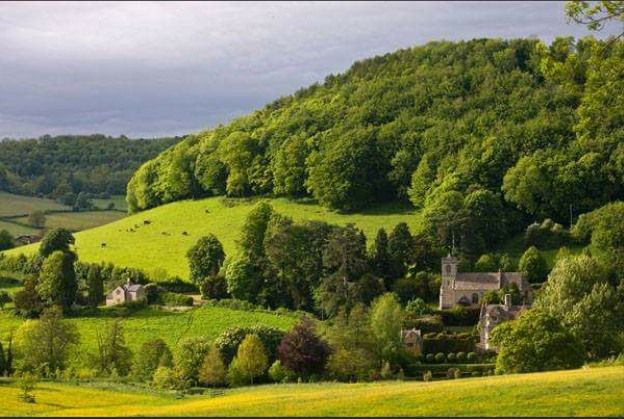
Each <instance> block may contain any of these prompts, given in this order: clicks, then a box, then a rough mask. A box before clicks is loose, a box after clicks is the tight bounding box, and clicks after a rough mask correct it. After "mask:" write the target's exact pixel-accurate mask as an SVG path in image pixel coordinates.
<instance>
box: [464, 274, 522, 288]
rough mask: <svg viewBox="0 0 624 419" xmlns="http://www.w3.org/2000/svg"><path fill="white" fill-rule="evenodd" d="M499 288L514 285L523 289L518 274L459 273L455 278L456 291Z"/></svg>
mask: <svg viewBox="0 0 624 419" xmlns="http://www.w3.org/2000/svg"><path fill="white" fill-rule="evenodd" d="M499 278H500V286H505V285H507V284H513V283H515V284H516V285H517V286H518V288H519V289H523V288H524V287H523V283H522V275H521V274H520V272H460V273H458V274H457V276H456V277H455V287H454V289H456V290H471V291H472V290H498V289H500V287H499Z"/></svg>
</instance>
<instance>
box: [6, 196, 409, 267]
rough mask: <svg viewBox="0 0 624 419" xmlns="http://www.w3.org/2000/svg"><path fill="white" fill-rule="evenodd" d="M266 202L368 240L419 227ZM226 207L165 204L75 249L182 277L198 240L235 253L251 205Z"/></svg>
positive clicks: (384, 214) (89, 233)
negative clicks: (214, 240) (349, 227)
mask: <svg viewBox="0 0 624 419" xmlns="http://www.w3.org/2000/svg"><path fill="white" fill-rule="evenodd" d="M267 201H269V202H270V203H271V205H273V207H274V208H275V209H276V210H277V211H278V212H280V213H282V214H285V215H289V216H291V217H293V218H294V219H295V220H323V221H326V222H328V223H332V224H340V225H344V224H347V223H354V224H356V225H357V226H358V227H360V228H361V229H363V230H364V232H365V233H366V236H367V237H368V239H369V241H370V240H372V239H374V237H375V234H376V233H377V230H378V229H379V228H380V227H385V228H386V229H388V230H391V229H392V228H393V227H394V226H395V225H396V224H397V223H399V222H402V221H405V222H407V223H408V224H409V225H410V227H411V228H412V230H413V231H416V230H417V229H418V228H419V221H420V217H419V215H418V214H417V213H415V212H414V211H413V209H408V208H405V207H400V206H397V205H385V206H378V207H376V208H374V209H371V210H368V211H366V212H362V213H356V214H340V213H337V212H333V211H330V210H328V209H326V208H323V207H321V206H319V205H316V204H312V203H303V202H294V201H291V200H287V199H271V200H268V199H267ZM227 202H233V203H234V204H229V205H228V204H226V203H225V201H223V199H222V198H220V197H215V198H207V199H203V200H197V201H179V202H174V203H171V204H167V205H163V206H161V207H158V208H154V209H151V210H148V211H144V212H141V213H139V214H135V215H132V216H129V217H126V218H123V219H121V220H118V221H115V222H113V223H110V224H107V225H104V226H100V227H96V228H93V229H90V230H86V231H82V232H80V233H77V234H76V249H77V251H78V255H79V257H80V259H81V260H83V261H87V262H101V261H106V262H112V263H114V264H115V265H118V266H128V267H136V268H141V269H144V270H146V271H147V272H148V273H152V272H153V271H154V270H155V269H156V268H158V269H159V270H160V269H164V270H166V272H167V273H168V274H169V275H178V276H180V277H182V278H186V277H187V275H188V266H187V260H186V252H187V250H188V249H189V248H190V247H191V246H193V244H195V242H196V241H197V240H198V239H199V238H200V237H202V236H204V235H206V234H208V233H213V234H215V235H216V236H217V237H218V238H219V240H221V242H222V243H223V246H224V248H225V252H226V253H227V254H232V253H233V252H235V249H236V246H235V241H236V240H237V239H238V237H239V234H240V230H241V227H242V226H243V223H244V222H245V217H246V216H247V214H248V213H249V211H250V210H251V208H253V205H254V202H250V201H248V200H238V201H236V200H228V201H227ZM148 223H149V224H148ZM103 244H105V246H103ZM36 247H37V245H33V246H26V247H22V248H19V249H14V250H11V251H10V252H9V253H10V254H18V253H20V252H25V253H28V252H32V251H34V250H35V249H36Z"/></svg>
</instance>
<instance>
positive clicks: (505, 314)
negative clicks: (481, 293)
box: [477, 294, 526, 350]
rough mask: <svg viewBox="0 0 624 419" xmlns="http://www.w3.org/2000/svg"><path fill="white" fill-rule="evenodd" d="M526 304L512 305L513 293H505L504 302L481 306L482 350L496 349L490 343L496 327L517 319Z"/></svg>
mask: <svg viewBox="0 0 624 419" xmlns="http://www.w3.org/2000/svg"><path fill="white" fill-rule="evenodd" d="M525 309H526V306H524V305H522V306H518V305H515V306H514V305H512V303H511V294H505V300H504V302H503V304H488V305H485V304H484V305H482V306H481V314H480V316H479V344H478V345H477V347H478V348H479V349H482V350H496V348H495V347H493V346H492V345H491V344H490V334H491V333H492V330H493V329H494V327H495V326H496V325H498V324H500V323H502V322H504V321H508V320H515V319H516V318H517V317H518V316H519V315H520V313H521V312H522V311H523V310H525Z"/></svg>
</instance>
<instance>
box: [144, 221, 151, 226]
mask: <svg viewBox="0 0 624 419" xmlns="http://www.w3.org/2000/svg"><path fill="white" fill-rule="evenodd" d="M143 224H145V225H146V226H148V225H150V224H152V222H151V221H150V220H143Z"/></svg>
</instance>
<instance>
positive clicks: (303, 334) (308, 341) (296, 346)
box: [277, 318, 330, 377]
mask: <svg viewBox="0 0 624 419" xmlns="http://www.w3.org/2000/svg"><path fill="white" fill-rule="evenodd" d="M277 352H278V355H279V359H280V361H281V362H282V363H283V364H284V366H285V367H286V368H288V369H289V370H291V371H293V372H295V373H296V374H301V375H303V376H304V377H309V376H310V375H311V374H314V373H321V372H322V371H323V369H324V368H325V364H326V363H327V358H328V357H329V354H330V349H329V345H327V343H326V342H325V341H324V340H322V339H321V338H319V337H318V336H317V335H316V334H315V333H314V325H313V323H312V322H311V321H310V320H309V319H307V318H304V319H302V320H301V322H299V323H298V324H296V325H295V327H293V329H292V330H291V331H290V332H289V333H287V334H286V335H285V336H284V338H283V339H282V341H281V343H280V345H279V347H278V348H277Z"/></svg>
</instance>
